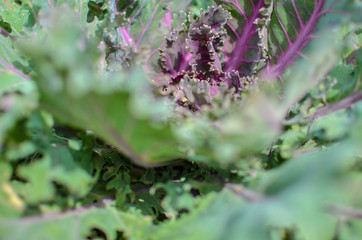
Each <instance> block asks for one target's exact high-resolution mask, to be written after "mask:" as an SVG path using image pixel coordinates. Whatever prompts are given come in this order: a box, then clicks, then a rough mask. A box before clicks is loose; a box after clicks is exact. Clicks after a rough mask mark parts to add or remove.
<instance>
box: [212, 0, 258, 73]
mask: <svg viewBox="0 0 362 240" xmlns="http://www.w3.org/2000/svg"><path fill="white" fill-rule="evenodd" d="M215 2H216V3H217V4H219V5H222V6H223V8H225V9H226V10H227V11H229V12H230V13H231V16H232V19H231V20H230V21H229V22H228V23H227V25H226V29H227V30H228V41H227V43H226V44H227V46H226V49H225V55H226V64H225V68H224V71H225V72H230V71H232V70H238V71H239V72H240V74H242V75H244V76H245V75H250V74H251V73H252V72H253V67H254V65H255V62H256V61H257V60H258V59H259V58H260V49H259V48H260V47H259V42H260V38H259V35H258V26H257V25H256V22H255V21H256V20H258V19H260V18H261V17H262V14H261V12H260V11H261V9H262V8H264V7H265V3H264V0H247V1H241V0H227V1H219V0H215Z"/></svg>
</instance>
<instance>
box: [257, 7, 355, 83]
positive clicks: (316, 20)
mask: <svg viewBox="0 0 362 240" xmlns="http://www.w3.org/2000/svg"><path fill="white" fill-rule="evenodd" d="M353 5H354V3H353V1H347V0H280V1H274V3H273V12H272V14H271V17H270V23H269V25H268V26H267V38H268V40H267V41H268V44H267V45H268V50H267V51H268V59H267V66H266V69H265V71H264V72H263V73H262V78H265V77H266V78H268V79H271V80H273V79H275V78H278V77H280V76H281V74H282V73H283V71H284V69H285V68H286V67H288V66H289V65H291V64H292V63H293V62H294V60H295V59H296V58H297V57H299V56H302V57H303V56H304V55H303V53H302V50H303V48H304V47H305V46H306V45H307V44H308V43H309V42H310V40H311V39H313V38H316V37H318V34H320V33H318V34H317V33H316V32H317V31H322V32H323V31H325V28H328V27H330V26H331V25H333V24H335V23H338V24H340V23H343V21H341V19H340V17H341V16H342V17H347V18H349V15H353V14H356V12H354V13H353V11H351V8H352V6H353ZM346 10H347V11H346ZM325 15H327V16H328V17H325ZM330 15H333V18H335V19H338V20H337V21H335V20H333V18H330V17H329V16H330ZM322 17H323V19H325V20H326V21H325V22H324V23H323V24H321V21H322V19H321V18H322Z"/></svg>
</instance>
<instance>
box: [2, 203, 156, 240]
mask: <svg viewBox="0 0 362 240" xmlns="http://www.w3.org/2000/svg"><path fill="white" fill-rule="evenodd" d="M150 225H151V219H150V218H148V217H143V216H141V215H140V214H137V213H126V212H120V211H118V210H117V209H116V208H115V207H113V206H107V207H105V208H96V207H90V208H79V209H77V210H74V211H71V210H70V211H68V212H64V213H59V214H54V215H49V216H48V217H45V218H41V217H39V218H32V217H29V218H25V219H20V220H4V221H3V220H0V236H1V239H4V240H20V239H28V240H39V239H54V240H58V239H59V240H62V239H87V237H90V236H91V233H92V231H94V230H99V231H101V232H102V233H103V234H104V235H105V236H106V238H107V239H116V237H117V232H120V233H122V234H123V236H124V237H127V239H130V240H141V239H145V238H147V237H149V234H151V231H150V230H151V227H150ZM19 228H20V229H21V231H19Z"/></svg>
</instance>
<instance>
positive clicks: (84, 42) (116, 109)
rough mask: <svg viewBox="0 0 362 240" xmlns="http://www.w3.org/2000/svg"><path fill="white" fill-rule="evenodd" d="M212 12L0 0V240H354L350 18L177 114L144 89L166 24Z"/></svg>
mask: <svg viewBox="0 0 362 240" xmlns="http://www.w3.org/2000/svg"><path fill="white" fill-rule="evenodd" d="M218 2H220V1H218ZM225 2H232V1H225ZM239 2H240V3H242V2H243V1H239ZM266 2H268V1H266ZM276 2H277V1H276ZM279 2H282V1H279ZM307 2H314V1H309V0H307ZM327 2H328V3H333V1H327ZM352 3H353V4H355V6H356V7H361V6H360V5H361V4H360V3H359V2H358V1H350V2H349V4H352ZM212 5H214V2H213V1H211V0H189V1H183V2H182V3H181V2H180V1H173V0H164V1H155V0H143V1H131V0H129V1H128V0H125V1H115V0H109V1H106V0H52V1H42V0H0V33H1V34H0V239H8V240H10V239H11V240H17V239H34V240H35V239H36V240H38V239H62V240H63V239H157V240H160V239H215V240H216V239H248V240H249V239H257V240H259V239H272V240H287V239H307V240H313V239H316V240H323V239H326V240H327V239H328V240H329V239H342V240H349V239H351V240H352V239H356V240H358V239H361V238H362V210H361V209H362V193H361V187H362V173H361V171H362V161H361V160H362V152H361V151H362V102H361V101H360V100H361V95H362V94H361V90H362V89H361V88H362V85H361V70H362V69H361V62H362V52H361V49H360V46H361V22H360V19H358V17H357V18H356V19H354V22H352V21H350V18H348V19H347V17H346V18H345V19H344V17H343V16H344V15H342V17H341V15H337V16H336V17H335V18H333V17H328V20H325V22H328V21H329V22H328V23H334V25H333V26H331V27H329V28H326V29H322V30H320V31H319V32H316V33H315V34H316V35H318V38H316V39H313V40H312V42H311V43H310V44H309V45H308V46H307V47H306V48H305V50H303V53H302V54H301V55H303V57H301V58H298V60H296V61H295V63H294V64H293V65H291V66H290V67H288V68H287V69H286V71H285V72H284V73H283V76H282V80H283V81H274V82H266V81H265V82H262V81H261V82H260V84H259V85H258V86H257V87H255V88H252V89H251V90H250V91H246V92H243V93H241V94H240V98H241V99H242V101H235V99H234V98H235V97H233V96H232V95H231V94H230V92H229V90H228V89H226V88H225V89H223V88H222V87H220V91H219V93H218V95H216V96H215V97H214V98H213V100H212V102H211V103H210V104H209V105H207V106H204V107H203V109H202V112H200V111H195V112H193V111H186V110H185V109H184V108H182V107H180V106H178V105H177V104H175V103H174V102H172V101H171V100H170V99H168V98H163V97H162V96H160V95H157V94H155V87H154V85H153V82H152V78H151V77H150V76H152V71H150V68H152V67H154V66H155V64H156V63H155V62H154V61H153V60H154V59H153V58H154V56H155V55H157V54H155V53H154V52H157V49H158V48H159V47H160V46H161V45H162V42H163V40H164V39H165V37H164V36H165V35H167V34H170V31H171V30H170V29H169V28H168V26H167V25H164V24H162V22H163V21H161V20H162V19H163V18H164V16H165V14H166V13H171V15H172V16H173V18H174V19H175V18H176V20H174V21H173V22H172V24H173V25H180V23H181V20H182V19H187V16H186V13H188V12H192V13H193V14H194V17H195V18H197V17H198V16H199V15H200V9H201V8H202V9H207V6H212ZM156 10H157V11H156ZM285 17H286V16H285ZM150 19H151V20H152V21H149V20H150ZM178 19H179V20H180V22H178V21H177V20H178ZM326 19H327V18H326ZM284 20H285V19H284ZM321 24H324V23H323V21H322V23H321ZM128 28H129V29H131V30H130V31H129V32H130V33H132V39H136V40H137V41H136V42H133V43H132V44H133V45H132V46H133V47H130V46H131V45H130V44H128V43H127V39H125V38H121V35H120V31H123V30H125V29H128ZM123 36H124V35H123ZM284 37H285V36H284ZM193 94H195V92H193Z"/></svg>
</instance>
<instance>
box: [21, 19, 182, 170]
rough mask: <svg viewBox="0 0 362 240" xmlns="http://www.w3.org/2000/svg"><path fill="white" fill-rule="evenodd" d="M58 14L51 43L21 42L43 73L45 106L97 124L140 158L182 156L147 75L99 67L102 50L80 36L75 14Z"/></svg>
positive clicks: (74, 120)
mask: <svg viewBox="0 0 362 240" xmlns="http://www.w3.org/2000/svg"><path fill="white" fill-rule="evenodd" d="M53 16H54V18H53V21H52V24H51V25H50V26H51V28H50V29H49V36H48V37H47V42H46V43H43V42H42V41H41V40H35V39H34V40H33V41H32V43H31V44H29V42H22V43H19V46H20V47H21V48H22V50H23V51H24V53H26V54H27V55H28V56H29V57H31V58H32V61H33V64H34V66H35V69H36V72H37V73H38V76H37V79H36V80H37V84H38V87H39V90H40V92H41V102H42V106H43V107H44V108H45V109H47V110H48V111H49V112H51V113H53V114H54V115H55V116H56V117H58V118H59V119H61V120H63V121H64V122H67V123H69V124H71V125H73V126H77V127H80V128H83V129H90V130H93V131H94V132H95V133H96V134H97V135H98V136H100V137H101V138H103V139H104V140H105V141H107V142H108V143H110V144H112V145H113V146H115V147H116V148H117V149H118V150H119V151H121V152H122V153H124V154H125V155H127V156H128V157H130V158H131V159H132V160H133V161H134V162H135V163H137V164H140V165H154V164H159V163H162V162H166V161H170V160H174V159H177V158H181V157H183V156H184V154H183V153H182V152H181V151H180V149H179V147H178V144H177V141H176V139H175V138H174V137H173V133H172V130H171V127H170V124H169V123H167V122H164V121H163V118H164V117H163V116H165V117H166V115H165V113H167V111H168V110H167V108H168V107H167V106H166V104H165V103H162V102H160V101H158V100H156V99H154V98H153V97H152V96H151V93H150V90H151V89H149V85H148V84H147V82H146V79H145V76H144V75H143V74H142V73H141V72H140V71H139V72H138V73H137V72H135V73H134V74H131V75H130V74H122V73H119V74H118V75H115V74H114V75H111V76H109V77H107V75H106V74H100V73H97V70H96V69H95V66H97V65H98V61H99V60H98V56H99V54H98V52H97V51H94V50H93V47H95V46H94V45H93V44H92V41H91V40H89V41H88V40H86V39H83V38H82V37H81V31H80V29H79V28H78V27H77V25H76V24H74V22H73V21H72V18H71V17H70V15H66V14H64V13H63V14H60V13H59V12H58V13H54V14H53ZM59 19H62V21H60V20H59ZM60 23H61V24H60ZM82 41H83V43H82ZM74 42H80V43H82V44H83V45H82V44H79V45H74V44H73V43H74ZM87 42H88V43H87ZM107 78H108V79H107ZM127 78H128V79H127ZM147 92H148V93H147Z"/></svg>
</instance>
